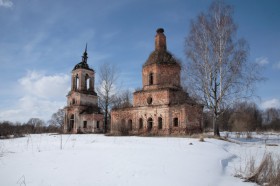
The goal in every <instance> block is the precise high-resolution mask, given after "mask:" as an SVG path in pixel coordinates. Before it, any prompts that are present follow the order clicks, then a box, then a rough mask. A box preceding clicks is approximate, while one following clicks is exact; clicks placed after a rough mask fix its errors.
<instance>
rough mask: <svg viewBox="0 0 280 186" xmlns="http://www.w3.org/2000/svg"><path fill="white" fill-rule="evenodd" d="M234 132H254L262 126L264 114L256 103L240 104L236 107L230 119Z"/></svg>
mask: <svg viewBox="0 0 280 186" xmlns="http://www.w3.org/2000/svg"><path fill="white" fill-rule="evenodd" d="M229 124H230V126H231V128H232V130H233V131H238V132H252V131H254V130H256V129H257V128H259V129H260V128H261V125H262V113H261V111H260V110H259V109H258V108H257V105H256V104H255V103H253V102H252V103H249V102H240V103H237V104H235V105H234V108H233V112H232V114H231V115H230V118H229Z"/></svg>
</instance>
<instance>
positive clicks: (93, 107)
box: [63, 47, 104, 133]
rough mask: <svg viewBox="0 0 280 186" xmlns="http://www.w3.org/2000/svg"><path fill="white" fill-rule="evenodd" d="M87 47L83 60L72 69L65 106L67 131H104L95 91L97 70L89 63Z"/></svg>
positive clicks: (64, 127)
mask: <svg viewBox="0 0 280 186" xmlns="http://www.w3.org/2000/svg"><path fill="white" fill-rule="evenodd" d="M87 59H88V56H87V47H86V49H85V52H84V54H83V56H82V62H80V63H78V64H77V65H75V67H74V69H73V70H72V77H71V90H70V92H69V93H68V95H67V106H66V107H65V108H64V111H65V117H64V126H63V130H64V132H65V133H79V132H82V133H95V132H103V118H104V117H103V113H101V109H100V108H99V107H98V97H97V94H96V92H95V91H94V77H95V72H94V70H93V69H92V68H90V67H89V65H88V64H87Z"/></svg>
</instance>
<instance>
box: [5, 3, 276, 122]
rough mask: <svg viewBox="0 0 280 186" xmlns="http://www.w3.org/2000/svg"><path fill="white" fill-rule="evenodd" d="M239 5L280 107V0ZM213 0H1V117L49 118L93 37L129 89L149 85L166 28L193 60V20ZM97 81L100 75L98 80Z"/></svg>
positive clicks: (267, 97) (269, 102)
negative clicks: (150, 62)
mask: <svg viewBox="0 0 280 186" xmlns="http://www.w3.org/2000/svg"><path fill="white" fill-rule="evenodd" d="M226 2H227V3H229V4H232V5H233V6H234V8H235V12H234V20H235V22H236V23H237V25H238V33H237V34H238V35H237V36H238V37H239V38H240V37H243V38H245V39H246V40H247V41H248V43H249V45H250V55H249V59H248V61H250V62H254V63H259V64H261V65H262V69H263V71H262V75H263V76H264V77H266V78H267V80H266V81H264V82H261V83H259V84H258V85H257V89H256V92H255V94H256V95H258V96H259V98H260V99H256V100H255V101H256V102H257V104H258V105H259V106H260V108H267V107H277V108H280V86H279V85H280V83H279V80H280V21H279V20H280V1H279V0H269V1H263V0H234V1H233V0H231V1H230V0H227V1H226ZM210 3H211V1H210V0H161V1H159V0H158V1H152V0H141V1H140V0H118V1H116V0H103V1H96V0H79V1H78V0H48V1H42V0H0V69H1V73H0V78H1V86H0V121H1V120H11V121H20V122H26V121H27V120H28V119H29V118H31V117H39V118H42V119H44V120H48V119H50V117H51V114H52V113H54V112H55V111H56V110H57V109H58V108H62V107H63V106H65V105H66V94H67V92H68V90H69V87H70V74H71V70H72V68H73V67H74V65H75V64H77V63H78V62H80V61H81V55H82V53H83V51H84V47H85V44H86V43H88V56H89V59H88V63H89V65H90V66H91V67H92V68H94V69H95V70H96V73H97V74H98V68H99V66H100V65H101V64H103V63H110V64H114V65H115V66H116V67H117V69H118V72H119V84H121V89H126V88H129V89H132V90H133V89H135V88H138V87H141V81H142V78H141V68H142V64H143V63H144V62H145V61H146V59H147V58H148V56H149V54H150V52H152V50H153V49H154V36H155V31H156V29H157V28H159V27H163V28H164V29H165V34H166V36H167V47H168V50H170V51H171V52H172V53H173V54H174V55H175V56H176V57H177V58H179V59H181V60H182V61H183V62H184V61H186V60H187V59H186V57H185V55H184V40H185V37H186V36H187V34H188V32H189V29H190V27H189V26H190V20H191V19H194V18H195V17H196V16H197V15H198V14H199V13H200V12H202V11H206V10H207V9H208V6H209V4H210ZM96 83H97V82H96Z"/></svg>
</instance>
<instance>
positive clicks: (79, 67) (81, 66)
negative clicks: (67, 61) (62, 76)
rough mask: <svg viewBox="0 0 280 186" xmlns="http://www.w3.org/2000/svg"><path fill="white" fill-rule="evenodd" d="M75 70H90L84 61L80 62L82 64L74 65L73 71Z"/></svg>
mask: <svg viewBox="0 0 280 186" xmlns="http://www.w3.org/2000/svg"><path fill="white" fill-rule="evenodd" d="M76 69H87V70H92V69H91V68H90V67H89V66H88V64H87V63H86V62H85V61H82V62H80V63H78V64H77V65H75V67H74V68H73V70H76Z"/></svg>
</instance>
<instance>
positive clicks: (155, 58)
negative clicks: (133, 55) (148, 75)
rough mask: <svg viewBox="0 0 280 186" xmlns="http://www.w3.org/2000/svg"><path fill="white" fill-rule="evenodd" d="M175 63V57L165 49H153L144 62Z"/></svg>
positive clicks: (146, 63)
mask: <svg viewBox="0 0 280 186" xmlns="http://www.w3.org/2000/svg"><path fill="white" fill-rule="evenodd" d="M154 63H157V64H176V63H178V62H177V60H176V58H175V57H173V55H172V54H170V53H169V52H168V51H166V50H155V51H153V52H152V53H151V54H150V56H149V58H148V59H147V61H146V62H145V64H144V66H145V65H150V64H154Z"/></svg>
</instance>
